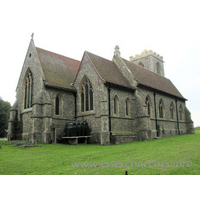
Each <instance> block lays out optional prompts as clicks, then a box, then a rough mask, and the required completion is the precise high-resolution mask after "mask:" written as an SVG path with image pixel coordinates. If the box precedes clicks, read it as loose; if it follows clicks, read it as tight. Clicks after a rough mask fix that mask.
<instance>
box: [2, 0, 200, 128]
mask: <svg viewBox="0 0 200 200" xmlns="http://www.w3.org/2000/svg"><path fill="white" fill-rule="evenodd" d="M199 13H200V12H199V2H198V1H197V0H196V1H193V0H190V1H184V0H182V1H176V0H173V1H169V0H168V1H155V0H151V1H148V0H145V1H143V0H138V1H133V0H131V1H127V0H123V1H117V0H115V1H110V0H105V1H104V0H101V1H95V0H93V1H89V0H84V1H83V0H70V1H68V0H64V1H60V0H57V1H50V0H48V1H46V0H45V1H43V0H39V1H38V0H34V1H33V0H32V1H29V0H25V1H22V0H18V1H16V0H6V1H1V3H0V20H1V32H0V53H1V54H0V55H1V65H0V66H1V72H0V96H1V97H2V98H3V99H4V100H6V101H9V102H10V103H11V104H13V103H14V101H15V89H16V86H17V82H18V78H19V75H20V72H21V68H22V66H23V62H24V58H25V55H26V52H27V48H28V45H29V42H30V39H31V34H32V32H34V34H35V35H34V42H35V45H36V46H37V47H41V48H43V49H46V50H49V51H53V52H56V53H59V54H62V55H65V56H67V57H71V58H74V59H77V60H81V58H82V55H83V53H84V51H85V50H87V51H89V52H92V53H94V54H97V55H99V56H102V57H104V58H107V59H110V60H111V59H112V57H113V52H114V47H115V45H119V47H120V51H121V56H122V57H123V58H125V59H127V60H129V57H130V56H135V54H139V53H141V52H142V51H143V50H144V49H145V48H146V49H152V50H153V51H155V52H156V53H158V54H160V55H161V56H163V58H164V61H165V63H164V68H165V76H166V77H167V78H169V79H171V81H172V82H173V83H174V85H175V86H176V87H177V88H178V90H179V91H180V92H181V94H182V95H183V96H184V97H185V98H186V99H188V101H187V102H186V105H187V107H188V109H189V110H190V112H191V115H192V119H193V121H194V125H195V126H200V118H199V116H200V103H199V99H200V92H199V91H200V59H199V53H200V26H199V19H200V14H199Z"/></svg>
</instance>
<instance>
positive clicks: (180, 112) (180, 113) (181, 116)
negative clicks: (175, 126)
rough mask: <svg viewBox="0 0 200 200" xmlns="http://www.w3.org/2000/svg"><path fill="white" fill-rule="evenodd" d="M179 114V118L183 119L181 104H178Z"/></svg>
mask: <svg viewBox="0 0 200 200" xmlns="http://www.w3.org/2000/svg"><path fill="white" fill-rule="evenodd" d="M179 116H180V120H183V108H182V105H180V107H179Z"/></svg>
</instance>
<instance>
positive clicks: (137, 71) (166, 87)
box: [122, 59, 185, 99]
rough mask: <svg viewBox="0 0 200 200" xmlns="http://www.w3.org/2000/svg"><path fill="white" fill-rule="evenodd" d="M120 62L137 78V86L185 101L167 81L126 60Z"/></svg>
mask: <svg viewBox="0 0 200 200" xmlns="http://www.w3.org/2000/svg"><path fill="white" fill-rule="evenodd" d="M122 60H123V61H124V62H125V64H126V65H127V67H128V68H129V69H130V71H131V72H132V73H133V74H134V76H135V77H136V78H137V80H138V83H139V84H142V85H145V86H147V87H150V88H154V89H156V90H160V91H162V92H165V93H168V94H171V95H173V96H176V97H179V98H182V99H185V98H184V97H183V96H182V95H181V93H180V92H179V91H178V90H177V88H176V87H175V86H174V85H173V83H172V82H171V81H170V80H169V79H167V78H165V77H163V76H161V75H159V74H156V73H154V72H152V71H150V70H148V69H146V68H144V67H142V66H139V65H136V64H134V63H132V62H130V61H128V60H125V59H122Z"/></svg>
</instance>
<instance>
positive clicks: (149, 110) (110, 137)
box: [8, 39, 194, 145]
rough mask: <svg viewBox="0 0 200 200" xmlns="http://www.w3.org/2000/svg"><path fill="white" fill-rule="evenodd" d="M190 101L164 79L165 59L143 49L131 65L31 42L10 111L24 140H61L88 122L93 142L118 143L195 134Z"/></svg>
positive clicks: (116, 51) (11, 129) (115, 57)
mask: <svg viewBox="0 0 200 200" xmlns="http://www.w3.org/2000/svg"><path fill="white" fill-rule="evenodd" d="M185 101H186V99H185V98H184V97H183V96H182V95H181V93H180V92H179V91H178V90H177V88H176V87H175V86H174V85H173V83H172V82H171V81H170V80H169V79H167V78H165V73H164V65H163V57H162V56H160V55H158V54H156V53H155V52H153V51H151V50H146V49H145V50H144V51H143V52H142V53H141V54H139V55H136V56H135V57H133V56H131V57H130V61H128V60H126V59H123V58H122V57H121V55H120V50H119V47H118V46H116V47H115V49H114V55H113V58H112V60H107V59H105V58H102V57H100V56H97V55H95V54H93V53H90V52H87V51H85V52H84V54H83V57H82V60H81V61H78V60H74V59H71V58H68V57H65V56H62V55H59V54H56V53H52V52H50V51H47V50H44V49H41V48H38V47H36V46H35V44H34V41H33V39H31V41H30V44H29V47H28V51H27V54H26V57H25V61H24V64H23V67H22V70H21V74H20V77H19V81H18V84H17V88H16V102H15V103H14V105H13V106H12V108H11V111H10V119H9V130H8V139H9V140H12V139H13V138H16V137H15V134H16V130H15V128H14V121H15V120H16V119H17V120H18V121H20V120H21V122H22V129H21V133H20V137H21V139H27V140H29V141H31V142H33V143H34V142H38V141H39V142H45V143H54V142H56V141H61V139H62V134H63V130H64V126H65V124H66V123H67V122H70V121H75V120H77V121H86V122H87V123H88V125H89V127H90V130H91V133H90V134H91V137H90V138H88V142H89V143H98V144H101V145H109V144H119V143H125V142H131V141H138V140H150V139H153V138H162V137H168V136H175V135H182V134H191V133H194V128H193V121H192V120H191V115H190V112H189V110H188V109H187V107H186V104H185Z"/></svg>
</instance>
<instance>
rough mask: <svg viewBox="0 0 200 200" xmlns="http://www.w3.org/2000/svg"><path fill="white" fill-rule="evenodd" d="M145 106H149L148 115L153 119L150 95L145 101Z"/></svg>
mask: <svg viewBox="0 0 200 200" xmlns="http://www.w3.org/2000/svg"><path fill="white" fill-rule="evenodd" d="M145 104H146V105H147V114H148V115H149V116H150V117H151V99H150V97H149V95H147V97H146V99H145Z"/></svg>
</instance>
